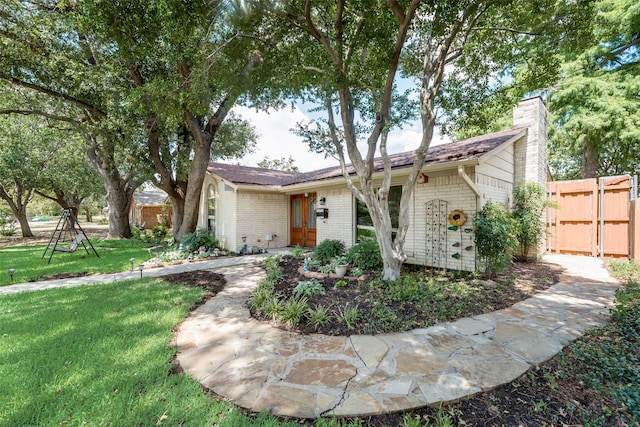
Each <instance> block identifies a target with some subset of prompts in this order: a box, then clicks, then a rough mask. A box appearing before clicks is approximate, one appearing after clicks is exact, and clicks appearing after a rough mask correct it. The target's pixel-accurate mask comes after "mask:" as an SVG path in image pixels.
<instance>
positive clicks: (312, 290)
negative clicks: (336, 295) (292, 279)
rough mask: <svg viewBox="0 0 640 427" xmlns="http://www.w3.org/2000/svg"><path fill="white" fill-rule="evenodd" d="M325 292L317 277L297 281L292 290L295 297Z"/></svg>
mask: <svg viewBox="0 0 640 427" xmlns="http://www.w3.org/2000/svg"><path fill="white" fill-rule="evenodd" d="M325 293H326V292H325V290H324V287H323V286H322V283H320V282H319V281H318V280H317V279H311V280H303V281H301V282H298V286H296V287H295V289H294V290H293V296H294V297H295V298H300V297H302V296H303V295H308V296H311V295H324V294H325Z"/></svg>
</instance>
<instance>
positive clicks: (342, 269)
mask: <svg viewBox="0 0 640 427" xmlns="http://www.w3.org/2000/svg"><path fill="white" fill-rule="evenodd" d="M347 268H349V266H348V265H346V264H345V265H336V276H338V277H344V276H345V275H346V274H347Z"/></svg>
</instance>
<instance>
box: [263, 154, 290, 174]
mask: <svg viewBox="0 0 640 427" xmlns="http://www.w3.org/2000/svg"><path fill="white" fill-rule="evenodd" d="M295 163H296V160H295V159H294V158H293V157H291V156H289V158H288V159H287V158H285V157H281V158H279V159H272V158H270V157H269V156H266V157H265V158H264V159H262V160H260V161H259V162H258V164H257V165H258V167H259V168H263V169H274V170H281V171H285V172H299V169H298V167H297V166H296V165H295Z"/></svg>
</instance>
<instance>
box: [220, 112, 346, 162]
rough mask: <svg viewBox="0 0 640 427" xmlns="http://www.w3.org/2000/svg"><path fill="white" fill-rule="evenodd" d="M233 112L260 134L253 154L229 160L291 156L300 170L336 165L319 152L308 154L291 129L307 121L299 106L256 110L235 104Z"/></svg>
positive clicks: (256, 160)
mask: <svg viewBox="0 0 640 427" xmlns="http://www.w3.org/2000/svg"><path fill="white" fill-rule="evenodd" d="M233 111H234V112H236V113H237V114H239V115H241V116H243V117H244V118H245V119H247V120H249V121H250V122H251V123H252V124H253V125H254V126H255V128H256V130H257V132H258V135H259V137H258V144H257V146H256V151H255V153H252V154H248V155H246V156H245V157H243V158H242V159H240V160H239V161H238V160H231V161H229V163H240V164H241V165H243V166H256V165H257V164H258V162H259V161H261V160H263V159H264V158H265V157H267V156H269V157H270V158H271V159H279V158H281V157H285V158H287V159H288V158H289V156H291V157H293V158H294V159H295V165H296V166H298V169H300V171H301V172H308V171H311V170H316V169H322V168H325V167H330V166H336V165H337V160H335V159H332V158H327V159H325V158H324V155H322V154H316V153H310V152H309V147H308V146H307V145H306V144H305V143H304V141H303V140H302V138H300V137H299V136H297V135H294V134H293V133H292V132H291V131H290V129H291V128H293V127H294V126H295V124H296V123H297V122H309V117H308V116H307V115H305V114H304V113H303V112H302V111H301V110H300V109H298V108H293V109H291V108H284V109H282V110H269V111H268V112H262V111H258V112H256V111H255V110H254V109H250V108H246V107H235V108H234V109H233Z"/></svg>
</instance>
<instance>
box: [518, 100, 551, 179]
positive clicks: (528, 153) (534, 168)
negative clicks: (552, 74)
mask: <svg viewBox="0 0 640 427" xmlns="http://www.w3.org/2000/svg"><path fill="white" fill-rule="evenodd" d="M513 126H514V127H526V128H528V133H527V139H526V142H524V143H523V142H517V143H516V145H515V147H514V148H515V177H514V180H515V182H514V184H515V185H514V187H517V186H518V185H519V184H520V183H522V182H523V181H529V182H537V183H539V184H540V185H542V186H543V187H545V188H546V187H547V170H548V168H547V108H546V107H545V105H544V103H543V102H542V98H540V97H539V96H536V97H533V98H527V99H523V100H522V101H520V103H518V105H517V106H516V107H515V108H514V109H513Z"/></svg>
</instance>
